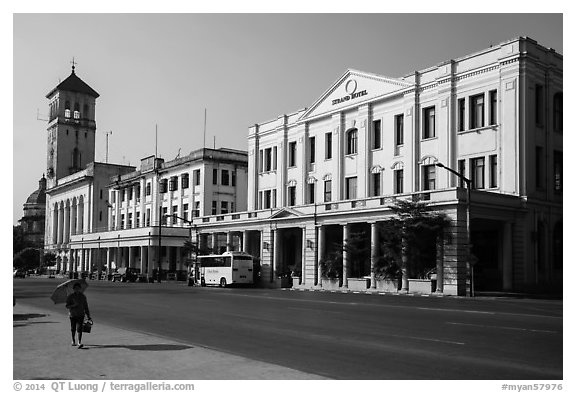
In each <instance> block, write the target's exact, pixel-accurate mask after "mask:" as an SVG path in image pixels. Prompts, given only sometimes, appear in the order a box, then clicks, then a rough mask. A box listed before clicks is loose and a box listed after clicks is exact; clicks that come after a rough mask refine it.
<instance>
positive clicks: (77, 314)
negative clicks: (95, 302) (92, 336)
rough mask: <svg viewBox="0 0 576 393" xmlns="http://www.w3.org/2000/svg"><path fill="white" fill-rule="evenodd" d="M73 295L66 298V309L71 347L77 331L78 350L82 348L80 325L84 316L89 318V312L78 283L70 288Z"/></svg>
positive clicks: (86, 301) (74, 344) (74, 342)
mask: <svg viewBox="0 0 576 393" xmlns="http://www.w3.org/2000/svg"><path fill="white" fill-rule="evenodd" d="M72 289H73V290H74V292H73V293H71V294H70V295H68V297H67V298H66V308H67V309H68V315H69V316H70V328H71V330H72V345H73V346H76V331H78V349H81V348H83V347H84V345H82V325H83V324H84V316H85V315H86V316H87V317H88V320H90V321H91V320H92V318H90V310H88V300H87V299H86V296H85V295H84V294H83V293H82V286H81V285H80V284H79V283H76V284H74V286H73V287H72Z"/></svg>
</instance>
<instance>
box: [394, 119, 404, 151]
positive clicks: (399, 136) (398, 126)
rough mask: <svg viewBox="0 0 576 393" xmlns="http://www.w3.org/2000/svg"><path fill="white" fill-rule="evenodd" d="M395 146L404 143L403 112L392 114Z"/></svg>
mask: <svg viewBox="0 0 576 393" xmlns="http://www.w3.org/2000/svg"><path fill="white" fill-rule="evenodd" d="M394 135H395V139H396V146H400V145H403V144H404V114H401V115H396V116H394Z"/></svg>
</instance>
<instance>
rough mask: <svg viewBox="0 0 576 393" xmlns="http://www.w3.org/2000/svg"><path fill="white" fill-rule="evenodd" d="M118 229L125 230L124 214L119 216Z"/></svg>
mask: <svg viewBox="0 0 576 393" xmlns="http://www.w3.org/2000/svg"><path fill="white" fill-rule="evenodd" d="M120 229H126V228H124V213H122V214H120Z"/></svg>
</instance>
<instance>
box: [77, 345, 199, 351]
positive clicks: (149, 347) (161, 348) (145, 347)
mask: <svg viewBox="0 0 576 393" xmlns="http://www.w3.org/2000/svg"><path fill="white" fill-rule="evenodd" d="M108 348H124V349H130V350H132V351H182V350H185V349H191V348H194V347H191V346H189V345H179V344H142V345H99V344H88V345H86V344H85V345H84V347H83V348H81V349H83V350H84V349H108Z"/></svg>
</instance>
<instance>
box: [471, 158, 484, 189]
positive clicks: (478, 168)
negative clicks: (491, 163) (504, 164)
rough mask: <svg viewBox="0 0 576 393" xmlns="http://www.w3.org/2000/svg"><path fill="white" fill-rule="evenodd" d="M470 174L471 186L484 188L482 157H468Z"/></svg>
mask: <svg viewBox="0 0 576 393" xmlns="http://www.w3.org/2000/svg"><path fill="white" fill-rule="evenodd" d="M470 175H471V176H472V178H471V179H470V180H471V181H472V188H473V189H475V190H480V189H483V188H484V157H480V158H472V159H470Z"/></svg>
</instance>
